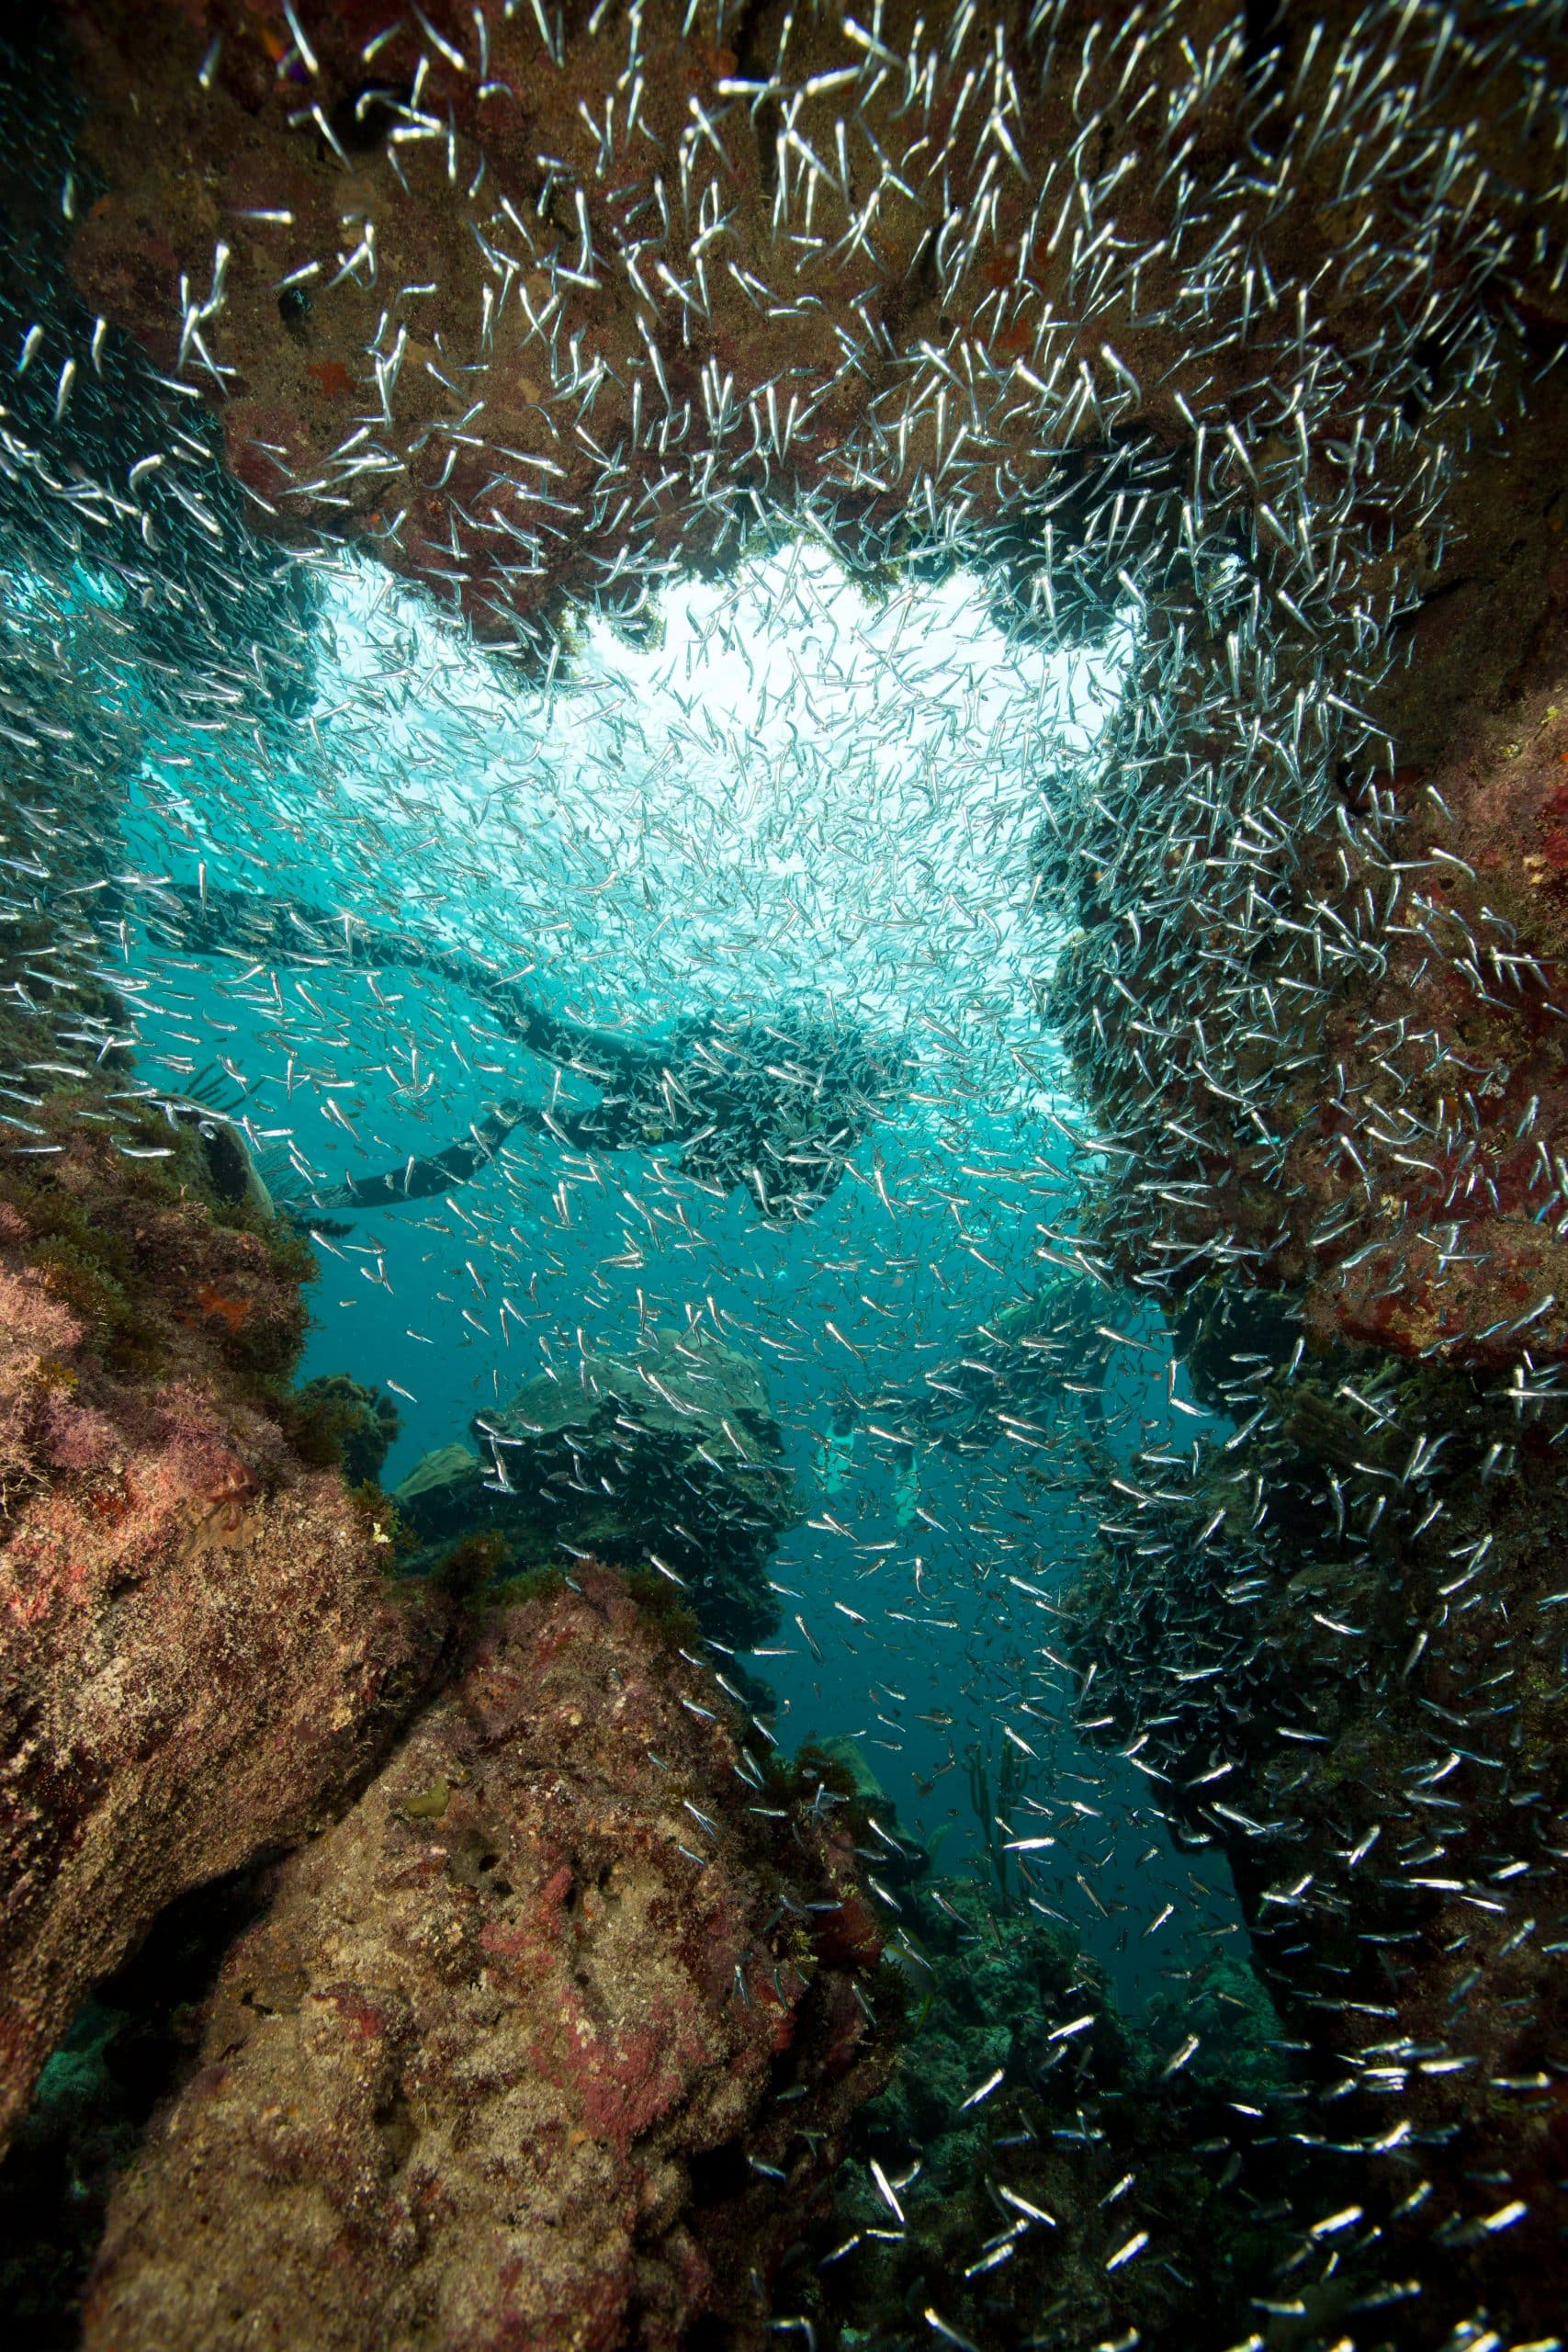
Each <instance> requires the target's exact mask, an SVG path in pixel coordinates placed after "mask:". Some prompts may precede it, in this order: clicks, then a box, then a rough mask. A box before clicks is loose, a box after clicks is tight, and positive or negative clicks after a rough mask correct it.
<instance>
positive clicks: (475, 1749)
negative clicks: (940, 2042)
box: [85, 1566, 887, 2352]
mask: <svg viewBox="0 0 1568 2352" xmlns="http://www.w3.org/2000/svg"><path fill="white" fill-rule="evenodd" d="M738 1767H739V1768H742V1769H739V1770H738V1769H737V1768H738ZM757 1769H759V1768H754V1767H753V1766H752V1765H750V1764H749V1763H748V1762H747V1760H746V1758H745V1755H744V1752H743V1751H742V1750H740V1749H739V1747H738V1746H737V1741H736V1736H735V1734H734V1732H733V1731H732V1729H731V1728H730V1726H729V1723H728V1719H727V1716H726V1714H725V1712H724V1711H723V1706H722V1702H721V1701H720V1700H719V1696H718V1693H717V1692H716V1690H715V1688H714V1686H713V1684H712V1682H711V1680H710V1679H709V1678H708V1676H707V1675H706V1673H705V1671H704V1670H702V1669H701V1668H695V1667H694V1666H692V1665H691V1664H689V1663H688V1662H686V1661H685V1660H683V1659H682V1657H681V1656H680V1654H679V1652H678V1650H677V1649H676V1648H675V1647H674V1646H673V1645H672V1644H671V1640H670V1638H669V1636H668V1635H667V1634H665V1633H664V1632H663V1631H662V1630H661V1629H660V1628H659V1627H658V1626H657V1625H656V1624H654V1623H651V1622H650V1621H649V1619H648V1618H647V1617H646V1616H644V1615H642V1614H640V1613H639V1611H638V1610H637V1607H636V1605H635V1603H634V1601H633V1600H632V1599H631V1598H630V1596H629V1595H628V1593H627V1591H626V1587H625V1586H624V1584H623V1583H622V1582H621V1581H620V1579H619V1578H618V1577H616V1576H615V1575H614V1574H613V1573H611V1572H610V1571H607V1570H604V1569H601V1568H597V1567H594V1566H582V1567H581V1569H580V1570H579V1572H578V1577H577V1581H576V1583H575V1584H562V1585H560V1586H559V1587H558V1588H557V1589H552V1590H548V1591H545V1592H540V1593H536V1595H535V1596H534V1597H533V1598H531V1599H529V1600H525V1601H524V1602H522V1603H521V1604H518V1605H514V1606H512V1607H510V1608H507V1609H505V1610H503V1611H500V1612H498V1613H497V1615H496V1616H495V1617H494V1618H493V1620H492V1621H491V1624H490V1627H489V1629H488V1630H487V1631H486V1632H485V1634H483V1635H482V1636H481V1638H480V1639H479V1644H478V1646H477V1648H476V1651H475V1653H474V1655H473V1657H472V1659H471V1662H470V1663H469V1665H468V1669H467V1671H466V1673H465V1674H464V1675H463V1677H462V1678H461V1679H459V1680H458V1681H457V1683H456V1684H455V1685H454V1686H453V1687H452V1688H451V1689H450V1690H449V1691H447V1693H446V1695H445V1696H444V1697H442V1698H441V1699H440V1700H439V1701H438V1702H436V1703H435V1704H434V1706H433V1707H432V1709H431V1710H430V1712H429V1713H427V1714H426V1715H425V1716H424V1717H423V1719H422V1721H421V1722H420V1723H419V1724H417V1725H416V1727H415V1729H414V1730H413V1732H412V1734H411V1736H409V1738H408V1740H407V1743H406V1744H405V1746H404V1747H402V1748H401V1750H400V1752H399V1753H398V1754H397V1756H396V1757H395V1758H393V1760H392V1761H391V1763H390V1764H389V1765H388V1767H387V1768H386V1770H384V1771H383V1772H382V1773H381V1775H380V1777H379V1778H378V1780H376V1781H374V1782H373V1783H372V1784H371V1786H370V1787H369V1788H368V1789H367V1792H366V1793H365V1795H364V1797H363V1798H362V1799H361V1801H360V1803H359V1804H358V1805H357V1806H356V1807H355V1810H354V1811H353V1812H351V1813H350V1814H348V1815H346V1816H345V1817H344V1819H343V1820H342V1821H341V1822H339V1823H338V1824H337V1825H336V1826H335V1827H333V1828H332V1829H329V1830H328V1831H327V1832H326V1833H325V1834H324V1835H323V1836H322V1837H321V1838H319V1839H318V1840H317V1841H316V1842H315V1843H314V1844H313V1845H312V1846H310V1847H309V1848H307V1849H305V1850H303V1851H302V1852H300V1853H299V1854H297V1855H296V1856H295V1857H294V1858H293V1859H292V1860H290V1861H288V1863H286V1864H285V1865H284V1867H283V1870H282V1871H281V1873H280V1876H279V1880H278V1884H277V1892H276V1898H275V1900H274V1902H273V1904H272V1906H271V1908H270V1911H269V1912H268V1914H267V1915H266V1916H265V1917H264V1918H263V1919H262V1920H261V1921H260V1922H259V1924H258V1925H257V1926H256V1927H255V1928H253V1929H252V1930H251V1931H250V1933H249V1934H248V1935H247V1936H245V1937H244V1938H243V1939H242V1941H241V1942H240V1944H239V1945H238V1946H237V1947H236V1948H235V1950H234V1951H233V1952H232V1953H231V1956H230V1958H229V1961H228V1962H227V1963H226V1965H225V1967H224V1970H223V1973H222V1975H221V1977H220V1980H219V1985H218V1987H217V1991H216V1993H215V1996H214V1997H213V2000H212V2002H211V2005H210V2007H209V2013H208V2018H207V2028H206V2037H205V2042H204V2045H203V2049H202V2052H201V2063H200V2064H199V2067H198V2070H197V2072H196V2074H195V2075H193V2077H192V2078H191V2080H190V2081H189V2082H188V2084H187V2085H186V2087H185V2089H184V2091H183V2093H182V2094H181V2095H180V2096H179V2097H178V2098H176V2099H175V2102H174V2104H173V2106H172V2107H171V2108H170V2109H169V2110H168V2111H167V2112H166V2113H165V2115H164V2118H163V2120H162V2122H161V2124H159V2125H155V2126H154V2129H153V2131H152V2134H151V2135H150V2138H149V2140H148V2143H147V2144H146V2146H145V2149H144V2151H143V2155H142V2159H141V2163H140V2165H138V2167H137V2169H136V2170H135V2172H134V2173H133V2174H131V2175H130V2176H129V2177H127V2178H126V2180H125V2181H124V2182H123V2183H122V2185H121V2187H120V2188H119V2190H118V2194H117V2197H116V2199H115V2202H114V2205H113V2207H112V2209H111V2212H110V2219H109V2226H108V2231H107V2236H106V2239H105V2243H104V2247H103V2250H102V2253H101V2256H100V2258H99V2263H98V2267H97V2270H96V2275H95V2278H94V2281H93V2283H92V2285H91V2287H90V2289H89V2292H88V2299H87V2318H86V2331H85V2344H86V2346H88V2347H93V2348H94V2352H105V2348H106V2347H108V2346H113V2347H114V2352H136V2348H137V2347H139V2346H148V2347H152V2346H157V2347H158V2352H180V2347H184V2346H188V2347H190V2348H191V2352H196V2347H197V2346H199V2347H200V2348H201V2352H220V2347H222V2346H230V2345H233V2346H238V2345H240V2344H242V2343H243V2344H245V2345H247V2346H254V2345H256V2344H260V2343H266V2344H276V2345H279V2346H283V2345H304V2344H310V2345H327V2344H331V2345H333V2346H345V2347H346V2346H360V2345H363V2346H386V2345H404V2344H413V2343H415V2342H426V2341H429V2342H440V2343H442V2344H445V2345H448V2346H480V2345H483V2346H502V2345H504V2346H507V2347H509V2352H561V2348H562V2347H564V2346H572V2347H574V2352H596V2347H608V2346H615V2345H620V2344H624V2343H631V2344H637V2345H642V2346H667V2345H674V2344H676V2343H678V2342H680V2341H682V2340H683V2338H684V2335H685V2333H686V2330H687V2328H688V2327H689V2325H690V2324H691V2323H692V2321H693V2320H694V2319H695V2318H696V2317H697V2315H698V2314H700V2313H703V2312H707V2313H710V2314H711V2315H712V2318H713V2320H714V2321H715V2323H723V2324H727V2325H728V2326H729V2327H730V2329H731V2330H732V2331H733V2332H732V2333H731V2334H729V2335H727V2336H726V2338H725V2340H726V2341H732V2342H735V2343H738V2344H739V2343H745V2342H749V2341H750V2335H749V2334H748V2329H750V2330H752V2331H755V2330H757V2329H759V2328H760V2327H761V2323H762V2321H763V2320H765V2317H766V2308H765V2305H764V2304H762V2303H761V2302H760V2301H759V2300H758V2295H757V2291H756V2290H755V2289H754V2288H751V2287H750V2284H749V2281H748V2274H749V2273H750V2271H752V2270H755V2271H757V2273H758V2274H759V2276H761V2277H765V2276H766V2274H767V2272H768V2271H769V2269H770V2267H771V2266H772V2263H773V2261H774V2260H776V2258H777V2256H778V2255H779V2254H780V2253H781V2252H782V2251H783V2248H784V2245H787V2244H788V2243H789V2242H790V2240H791V2239H792V2238H793V2237H794V2236H795V2235H797V2234H798V2231H799V2227H800V2224H801V2220H802V2216H803V2212H804V2211H805V2210H806V2208H807V2206H808V2205H809V2203H810V2202H811V2200H812V2199H813V2198H814V2197H816V2196H819V2195H820V2194H821V2193H822V2192H823V2191H824V2189H825V2186H826V2183H827V2180H828V2178H829V2176H830V2172H831V2169H832V2166H833V2165H834V2163H835V2162H836V2161H837V2156H838V2154H839V2138H838V2134H839V2132H840V2127H841V2125H842V2123H843V2122H844V2121H845V2120H846V2119H847V2117H848V2115H849V2113H850V2111H851V2110H852V2108H853V2107H854V2106H856V2105H857V2104H858V2103H859V2102H860V2101H861V2100H862V2099H863V2098H866V2097H867V2096H869V2094H870V2093H871V2092H872V2091H873V2090H874V2089H875V2088H877V2087H878V2086H880V2083H881V2081H882V2080H883V2079H884V2078H885V2075H886V2065H887V2060H886V2055H885V2054H884V2053H882V2052H880V2051H879V2049H878V2046H877V2044H876V2041H875V2040H874V2030H873V2027H872V2025H871V2023H870V2021H869V2020H870V2016H871V2004H870V2003H868V2002H865V2001H864V1999H863V1996H859V1997H857V1995H858V1985H857V1971H859V1970H861V1969H863V1967H864V1966H865V1965H867V1964H868V1961H867V1957H866V1953H864V1952H863V1953H862V1954H861V1955H860V1956H859V1957H857V1958H852V1959H846V1960H845V1961H843V1962H839V1961H837V1960H835V1961H834V1962H828V1961H826V1960H824V1959H821V1958H819V1957H818V1951H817V1950H816V1949H815V1948H814V1945H813V1941H812V1938H811V1935H810V1928H811V1926H812V1924H813V1922H814V1920H815V1919H817V1918H818V1917H828V1916H829V1915H830V1913H831V1910H832V1908H833V1906H834V1905H836V1904H844V1903H853V1904H856V1905H858V1904H861V1903H862V1901H863V1898H862V1897H861V1896H860V1895H859V1894H858V1892H856V1890H855V1888H854V1886H853V1883H852V1879H851V1877H850V1875H849V1872H850V1871H852V1869H853V1862H852V1856H851V1853H850V1846H849V1837H848V1833H847V1832H842V1833H840V1832H837V1831H835V1830H833V1829H832V1827H831V1826H830V1823H829V1816H828V1815H826V1814H824V1813H822V1812H821V1811H818V1812H816V1813H814V1812H813V1811H812V1810H811V1809H810V1808H808V1807H807V1806H806V1805H805V1804H801V1803H800V1802H799V1801H798V1800H797V1799H795V1797H794V1796H793V1793H792V1792H791V1791H790V1790H789V1788H788V1787H787V1785H785V1786H783V1787H781V1783H780V1782H779V1781H778V1779H777V1777H776V1776H775V1777H774V1778H773V1780H772V1781H769V1782H768V1783H767V1786H768V1790H769V1794H768V1798H767V1808H766V1809H758V1808H756V1807H755V1806H754V1805H753V1802H752V1801H753V1799H754V1798H755V1797H756V1796H757V1795H758V1791H757V1789H755V1788H754V1787H753V1786H751V1785H750V1781H749V1780H748V1779H747V1778H745V1777H743V1772H744V1773H751V1772H752V1771H753V1770H757ZM775 1816H776V1817H775ZM812 1903H816V1904H817V1905H818V1906H819V1908H818V1911H816V1912H813V1911H812V1910H810V1909H809V1908H808V1905H810V1904H812ZM874 1950H875V1947H874V1941H872V1942H871V1943H870V1944H869V1945H868V1946H867V1951H869V1954H870V1958H871V1959H874ZM785 2090H787V2091H788V2093H789V2096H788V2097H787V2098H783V2099H781V2098H779V2096H778V2094H779V2093H781V2092H784V2091H785ZM713 2151H720V2152H722V2160H721V2169H722V2170H723V2171H724V2172H725V2173H726V2174H727V2175H728V2186H727V2190H726V2194H725V2196H724V2199H723V2200H722V2201H721V2202H720V2203H719V2204H718V2205H716V2206H712V2207H705V2204H704V2201H703V2197H702V2195H701V2194H699V2193H694V2181H693V2177H692V2172H691V2163H692V2160H693V2159H694V2158H698V2157H701V2156H704V2155H705V2154H707V2153H708V2152H713ZM749 2159H754V2160H755V2161H754V2162H749ZM759 2166H761V2167H765V2170H763V2171H761V2173H760V2174H759V2172H758V2167H759ZM747 2184H752V2185H755V2186H758V2187H760V2188H762V2189H763V2190H764V2191H766V2192H767V2201H766V2204H765V2205H763V2204H761V2203H759V2204H758V2206H757V2207H756V2208H755V2209H754V2208H753V2207H752V2205H751V2204H750V2203H749V2202H748V2200H747V2198H746V2194H745V2188H746V2185H747ZM737 2280H739V2282H741V2283H740V2285H739V2288H738V2287H737V2285H736V2281H737ZM758 2340H759V2341H761V2336H760V2335H759V2336H758Z"/></svg>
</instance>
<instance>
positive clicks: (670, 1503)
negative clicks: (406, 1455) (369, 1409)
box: [393, 1329, 799, 1649]
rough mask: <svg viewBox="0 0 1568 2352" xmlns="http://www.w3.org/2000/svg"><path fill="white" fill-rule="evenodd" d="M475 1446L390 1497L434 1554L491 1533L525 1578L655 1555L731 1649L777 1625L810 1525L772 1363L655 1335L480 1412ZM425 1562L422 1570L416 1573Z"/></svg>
mask: <svg viewBox="0 0 1568 2352" xmlns="http://www.w3.org/2000/svg"><path fill="white" fill-rule="evenodd" d="M472 1431H473V1435H474V1437H475V1439H476V1440H477V1442H479V1444H480V1445H481V1446H482V1447H483V1448H484V1450H485V1453H486V1454H488V1457H489V1459H488V1461H487V1460H484V1459H481V1456H480V1455H479V1453H474V1452H472V1451H470V1450H469V1448H468V1447H467V1446H463V1445H446V1446H440V1447H438V1448H437V1449H436V1450H435V1451H434V1453H428V1454H426V1455H425V1456H424V1457H423V1460H422V1461H420V1462H418V1463H416V1464H415V1465H414V1467H413V1469H412V1470H411V1471H410V1473H409V1475H408V1476H407V1477H406V1478H405V1479H404V1480H403V1481H402V1483H401V1485H400V1486H399V1487H398V1488H397V1489H396V1492H395V1494H394V1497H393V1500H394V1501H395V1503H396V1504H397V1508H398V1510H399V1513H400V1517H401V1518H402V1520H403V1521H405V1522H406V1524H407V1525H408V1527H409V1528H410V1529H411V1530H412V1532H413V1533H414V1535H415V1536H416V1537H417V1538H418V1539H419V1540H420V1541H421V1543H422V1544H424V1545H426V1546H440V1545H444V1544H449V1543H451V1542H453V1541H455V1540H457V1539H458V1538H460V1537H462V1536H465V1535H468V1534H472V1533H477V1532H484V1531H492V1532H495V1533H496V1534H498V1535H499V1536H501V1537H502V1539H503V1541H504V1544H505V1547H506V1560H507V1564H508V1565H509V1566H511V1568H512V1569H513V1571H515V1570H518V1569H524V1568H528V1567H532V1566H539V1565H545V1564H552V1563H554V1564H558V1563H559V1561H560V1560H561V1559H562V1557H563V1555H564V1556H568V1557H570V1555H571V1554H572V1552H573V1551H574V1550H575V1551H576V1552H578V1553H586V1552H592V1553H593V1554H594V1555H596V1556H597V1557H599V1558H601V1559H604V1560H608V1561H611V1562H613V1563H615V1564H618V1565H624V1566H634V1565H636V1564H637V1563H639V1562H641V1561H644V1560H646V1559H648V1558H649V1557H650V1556H651V1557H652V1558H653V1559H654V1560H655V1562H656V1564H657V1565H658V1566H660V1568H662V1570H663V1571H664V1573H665V1574H666V1575H668V1576H669V1577H671V1580H672V1582H673V1583H674V1584H675V1585H676V1586H678V1587H680V1588H682V1589H683V1590H684V1591H685V1593H686V1597H687V1602H688V1605H689V1606H690V1608H691V1609H692V1611H693V1612H694V1615H695V1617H696V1619H697V1621H698V1623H700V1624H701V1625H702V1627H703V1629H704V1631H705V1633H708V1634H712V1635H713V1636H714V1637H715V1638H716V1640H718V1641H721V1642H724V1643H726V1644H727V1645H728V1646H730V1647H731V1648H737V1649H748V1648H750V1647H751V1646H752V1645H754V1644H756V1643H758V1642H760V1641H765V1640H766V1638H767V1636H768V1635H769V1634H771V1633H773V1631H774V1630H775V1628H776V1627H777V1625H778V1624H779V1622H780V1610H779V1604H778V1601H777V1600H776V1599H775V1598H774V1596H773V1591H772V1590H771V1589H770V1587H769V1583H768V1578H767V1563H768V1560H769V1558H770V1556H771V1555H772V1554H773V1549H774V1547H775V1545H776V1544H777V1543H778V1540H779V1537H780V1535H781V1534H782V1532H784V1529H785V1528H787V1527H790V1526H793V1525H794V1523H795V1520H796V1519H797V1518H798V1516H799V1512H798V1510H797V1507H796V1505H795V1497H794V1491H793V1487H792V1485H791V1481H790V1476H789V1473H788V1471H787V1470H786V1469H785V1468H784V1437H783V1433H782V1431H781V1430H780V1429H779V1425H778V1423H777V1421H776V1420H775V1419H773V1408H772V1407H771V1406H770V1404H769V1402H768V1393H767V1389H766V1387H765V1385H763V1380H762V1374H761V1366H760V1365H758V1364H757V1363H754V1362H753V1361H752V1360H751V1358H750V1357H749V1356H744V1355H741V1354H740V1353H739V1351H737V1350H736V1349H734V1348H731V1347H728V1346H726V1345H725V1343H724V1342H723V1341H722V1340H716V1339H715V1338H714V1337H713V1336H712V1334H711V1333H709V1334H704V1333H703V1332H702V1331H700V1330H697V1329H694V1330H693V1331H691V1332H688V1333H686V1334H685V1335H683V1336H682V1335H680V1334H677V1333H676V1332H674V1331H671V1330H662V1329H660V1330H654V1331H651V1332H649V1334H648V1335H647V1336H646V1338H645V1340H644V1344H643V1345H642V1346H641V1347H640V1348H639V1350H638V1351H637V1353H636V1354H635V1355H632V1356H629V1357H626V1358H621V1357H617V1356H610V1355H606V1354H604V1353H603V1352H600V1351H585V1352H584V1353H583V1355H582V1356H581V1368H580V1370H579V1371H578V1372H577V1374H575V1375H574V1376H570V1377H566V1376H559V1375H558V1374H555V1373H553V1372H541V1373H536V1374H535V1375H534V1377H533V1378H532V1379H531V1380H527V1381H525V1382H524V1384H523V1385H522V1387H521V1388H519V1389H518V1391H517V1393H516V1394H515V1396H514V1397H513V1398H512V1399H511V1401H510V1403H509V1404H508V1405H507V1406H506V1407H505V1408H504V1409H503V1410H502V1411H500V1412H493V1411H492V1412H488V1413H480V1414H479V1415H477V1416H476V1417H475V1419H474V1421H473V1424H472ZM411 1565H415V1564H411Z"/></svg>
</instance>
